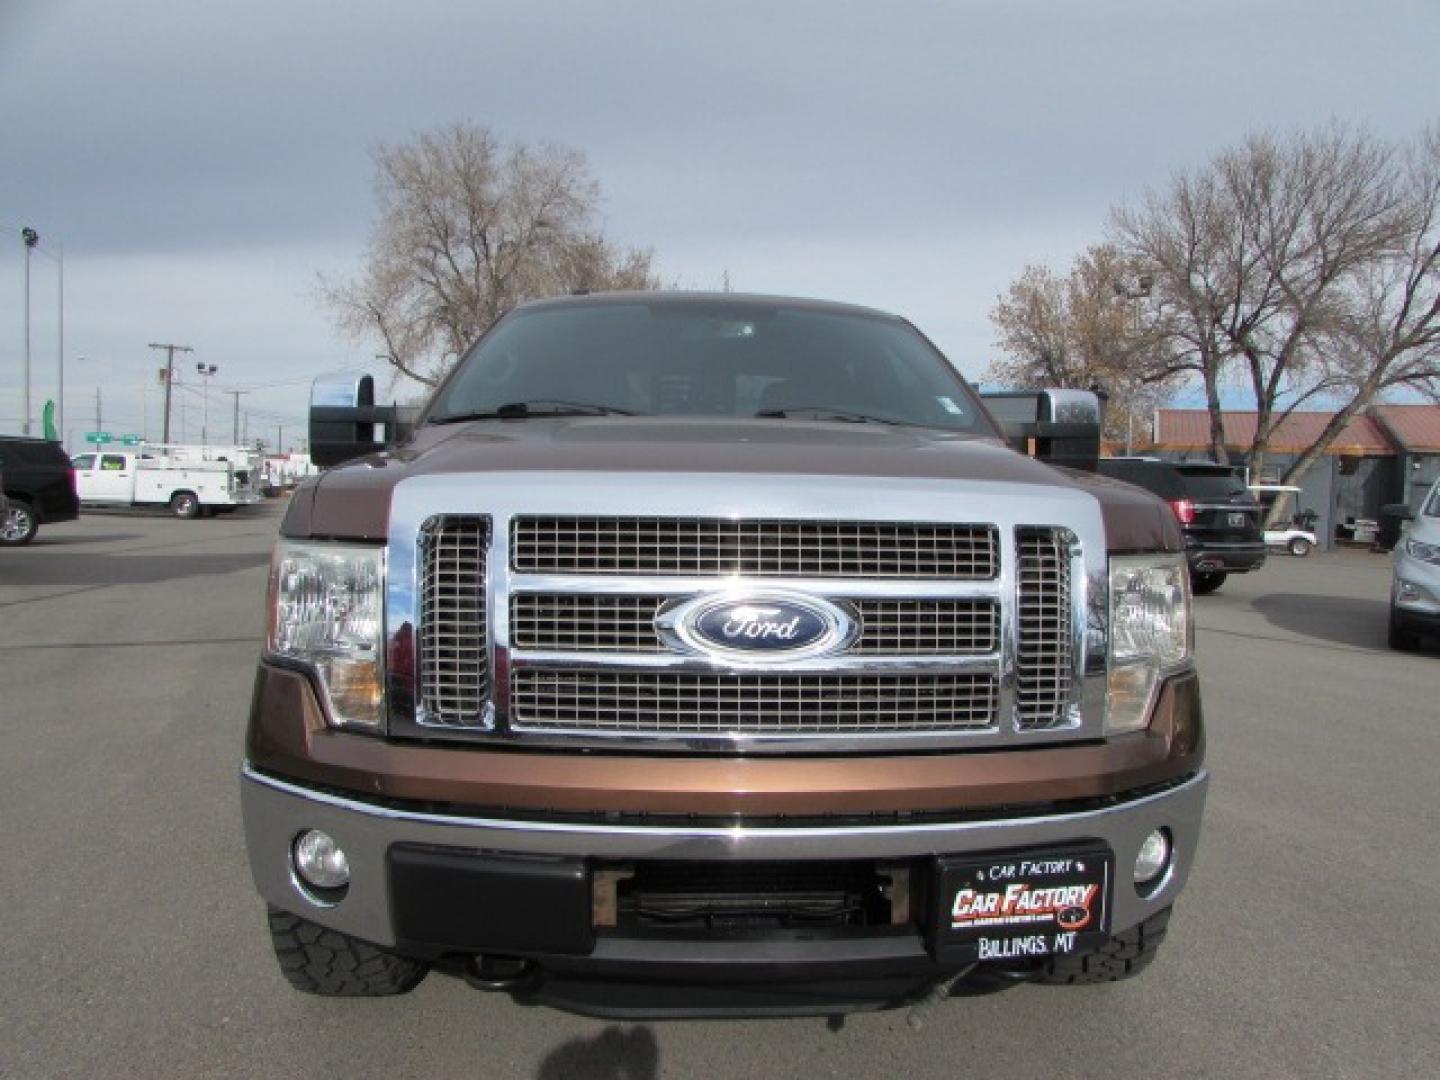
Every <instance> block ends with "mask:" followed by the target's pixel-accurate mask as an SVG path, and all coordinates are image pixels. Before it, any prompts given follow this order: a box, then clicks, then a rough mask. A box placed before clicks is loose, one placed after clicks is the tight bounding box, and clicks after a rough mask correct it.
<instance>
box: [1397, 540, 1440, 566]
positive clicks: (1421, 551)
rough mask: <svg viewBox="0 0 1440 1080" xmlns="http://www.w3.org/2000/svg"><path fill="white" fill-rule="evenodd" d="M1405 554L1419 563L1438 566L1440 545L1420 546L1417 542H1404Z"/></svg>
mask: <svg viewBox="0 0 1440 1080" xmlns="http://www.w3.org/2000/svg"><path fill="white" fill-rule="evenodd" d="M1405 554H1406V555H1409V556H1410V557H1411V558H1412V559H1419V560H1420V561H1421V562H1428V563H1435V564H1437V565H1440V544H1422V543H1421V542H1420V541H1419V540H1406V541H1405Z"/></svg>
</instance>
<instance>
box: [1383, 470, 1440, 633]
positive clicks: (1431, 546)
mask: <svg viewBox="0 0 1440 1080" xmlns="http://www.w3.org/2000/svg"><path fill="white" fill-rule="evenodd" d="M1394 559H1395V575H1394V578H1393V580H1392V581H1391V584H1390V647H1391V648H1392V649H1415V648H1418V647H1419V645H1420V638H1421V637H1422V636H1423V635H1425V634H1430V635H1432V636H1436V637H1440V480H1437V481H1436V482H1435V485H1434V486H1433V487H1432V488H1431V489H1430V494H1428V495H1427V496H1425V501H1424V503H1422V504H1421V508H1420V513H1419V514H1418V515H1416V516H1415V518H1414V519H1413V520H1412V521H1411V522H1410V523H1409V524H1408V525H1407V526H1406V527H1405V534H1404V535H1403V536H1402V537H1401V538H1400V542H1399V543H1398V544H1396V545H1395V555H1394Z"/></svg>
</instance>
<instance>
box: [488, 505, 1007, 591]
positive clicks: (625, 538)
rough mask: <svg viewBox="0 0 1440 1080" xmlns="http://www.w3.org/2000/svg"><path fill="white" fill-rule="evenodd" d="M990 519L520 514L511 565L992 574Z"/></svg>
mask: <svg viewBox="0 0 1440 1080" xmlns="http://www.w3.org/2000/svg"><path fill="white" fill-rule="evenodd" d="M998 548H999V545H998V533H997V530H996V529H995V527H994V526H993V525H950V524H930V523H919V524H917V523H912V522H888V521H808V520H802V521H787V520H778V519H777V520H769V519H767V520H741V521H734V520H730V519H728V518H660V517H533V516H523V517H517V518H516V519H515V520H514V521H513V523H512V525H511V537H510V559H511V566H512V567H513V568H514V569H515V570H516V571H518V572H520V573H527V574H629V575H646V576H656V575H669V576H677V577H687V576H694V577H698V576H730V575H736V576H742V577H812V578H858V579H869V578H916V579H949V580H954V581H988V580H990V579H992V578H994V577H995V576H996V574H997V573H998V571H999V550H998Z"/></svg>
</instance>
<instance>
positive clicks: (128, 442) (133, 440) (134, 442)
mask: <svg viewBox="0 0 1440 1080" xmlns="http://www.w3.org/2000/svg"><path fill="white" fill-rule="evenodd" d="M144 441H145V440H144V439H142V438H140V436H139V435H121V436H120V442H121V444H122V445H124V446H139V445H140V444H141V443H142V442H144Z"/></svg>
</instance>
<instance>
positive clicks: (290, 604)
mask: <svg viewBox="0 0 1440 1080" xmlns="http://www.w3.org/2000/svg"><path fill="white" fill-rule="evenodd" d="M384 560H385V553H384V551H383V549H381V548H375V547H358V546H354V545H349V544H312V543H296V542H294V541H289V540H281V541H280V543H279V545H278V546H277V547H276V549H275V560H274V562H273V564H272V565H271V568H270V631H269V634H268V635H267V639H266V643H265V647H266V650H267V651H268V652H269V653H270V655H272V656H277V657H284V658H285V659H288V660H298V661H300V662H302V663H305V664H307V665H309V666H310V667H311V668H312V669H313V670H314V672H315V673H316V675H318V676H319V679H320V684H321V685H322V686H323V687H324V689H325V693H326V695H327V696H328V697H329V699H330V715H331V717H332V719H333V720H334V722H335V723H336V724H339V725H342V726H345V727H359V728H368V729H370V730H372V731H378V730H380V729H381V728H382V727H383V725H384V715H385V714H384V700H385V695H384V690H383V687H384V685H385V684H384V674H383V671H382V668H381V663H380V658H381V656H382V650H381V635H382V633H383V631H382V629H381V627H382V622H383V619H382V611H383V597H384V591H385V561H384Z"/></svg>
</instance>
